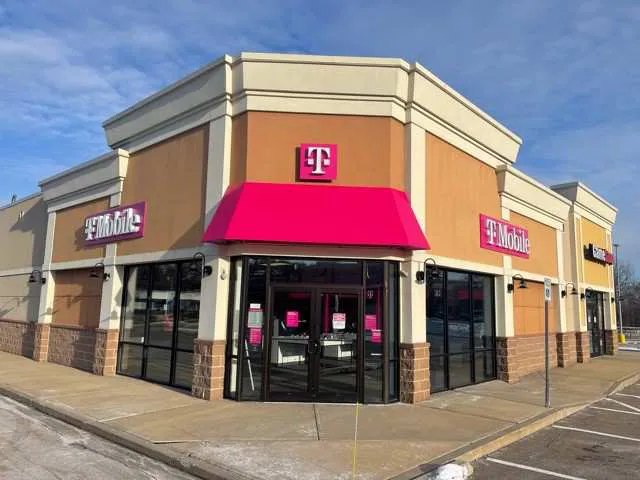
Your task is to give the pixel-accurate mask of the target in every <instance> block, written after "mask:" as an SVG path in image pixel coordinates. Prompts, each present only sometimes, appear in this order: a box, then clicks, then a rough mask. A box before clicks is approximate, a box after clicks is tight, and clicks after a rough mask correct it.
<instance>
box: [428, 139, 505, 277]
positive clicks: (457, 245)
mask: <svg viewBox="0 0 640 480" xmlns="http://www.w3.org/2000/svg"><path fill="white" fill-rule="evenodd" d="M426 155H427V168H426V176H427V179H426V185H427V192H426V212H427V219H426V224H427V232H426V233H427V238H428V239H429V243H430V244H431V249H432V250H431V251H432V253H433V254H435V255H442V256H446V257H451V258H456V259H459V260H467V261H472V262H478V263H485V264H490V265H497V266H502V254H500V253H497V252H492V251H490V250H485V249H482V248H480V214H481V213H483V214H485V215H489V216H492V217H494V218H502V211H501V207H500V197H499V196H498V188H497V179H496V174H495V171H494V170H493V169H492V168H491V167H490V166H488V165H486V164H484V163H482V162H480V161H479V160H476V159H475V158H473V157H471V156H470V155H467V154H466V153H464V152H462V151H461V150H458V149H457V148H455V147H454V146H452V145H449V144H448V143H446V142H445V141H444V140H442V139H440V138H438V137H436V136H434V135H431V134H427V154H426Z"/></svg>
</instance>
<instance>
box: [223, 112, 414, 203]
mask: <svg viewBox="0 0 640 480" xmlns="http://www.w3.org/2000/svg"><path fill="white" fill-rule="evenodd" d="M232 128H233V134H232V148H231V159H232V160H231V183H232V184H237V183H240V182H243V181H253V182H274V183H293V182H295V181H296V164H297V161H298V159H297V147H299V145H300V144H301V143H336V144H337V145H338V174H337V179H336V180H335V181H333V182H331V183H330V185H364V186H376V187H392V188H396V189H398V190H404V189H405V178H404V176H405V163H404V162H405V161H404V127H403V125H402V124H401V123H400V122H398V121H397V120H394V119H392V118H388V117H364V116H355V115H320V114H300V113H275V112H248V113H245V114H243V115H241V116H239V117H236V118H235V119H234V120H233V127H232Z"/></svg>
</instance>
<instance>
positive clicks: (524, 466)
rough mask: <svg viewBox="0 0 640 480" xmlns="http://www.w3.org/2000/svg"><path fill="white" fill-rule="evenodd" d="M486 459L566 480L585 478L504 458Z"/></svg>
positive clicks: (581, 479) (582, 479)
mask: <svg viewBox="0 0 640 480" xmlns="http://www.w3.org/2000/svg"><path fill="white" fill-rule="evenodd" d="M487 460H488V461H490V462H493V463H499V464H500V465H506V466H507V467H514V468H519V469H520V470H529V471H531V472H537V473H544V474H545V475H550V476H552V477H556V478H566V479H568V480H586V479H584V478H582V477H572V476H571V475H565V474H563V473H558V472H552V471H551V470H544V469H542V468H536V467H530V466H529V465H521V464H519V463H513V462H507V461H505V460H498V459H497V458H491V457H487Z"/></svg>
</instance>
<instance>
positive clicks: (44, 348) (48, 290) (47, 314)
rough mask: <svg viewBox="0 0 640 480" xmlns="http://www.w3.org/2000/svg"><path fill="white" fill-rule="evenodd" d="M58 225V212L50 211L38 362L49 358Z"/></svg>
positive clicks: (35, 347) (36, 351)
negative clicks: (54, 247) (55, 241)
mask: <svg viewBox="0 0 640 480" xmlns="http://www.w3.org/2000/svg"><path fill="white" fill-rule="evenodd" d="M55 226H56V212H49V214H48V217H47V237H46V240H45V249H44V259H43V264H42V268H41V271H42V278H43V280H44V281H45V283H44V284H43V285H42V286H41V289H40V303H39V306H38V320H37V323H36V326H35V334H34V339H33V359H34V360H35V361H36V362H46V361H47V359H48V358H49V335H50V331H51V320H52V314H53V300H54V295H55V289H56V279H55V275H54V273H53V272H52V271H51V261H52V258H53V240H54V233H55Z"/></svg>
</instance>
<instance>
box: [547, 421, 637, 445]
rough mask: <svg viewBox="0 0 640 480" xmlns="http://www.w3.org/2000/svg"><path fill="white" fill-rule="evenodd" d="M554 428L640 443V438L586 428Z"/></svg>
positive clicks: (559, 426)
mask: <svg viewBox="0 0 640 480" xmlns="http://www.w3.org/2000/svg"><path fill="white" fill-rule="evenodd" d="M552 427H553V428H561V429H562V430H572V431H574V432H582V433H591V434H592V435H600V436H602V437H611V438H619V439H620V440H629V441H630V442H640V438H634V437H625V436H624V435H614V434H613V433H604V432H596V431H595V430H586V429H584V428H575V427H565V426H564V425H552Z"/></svg>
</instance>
